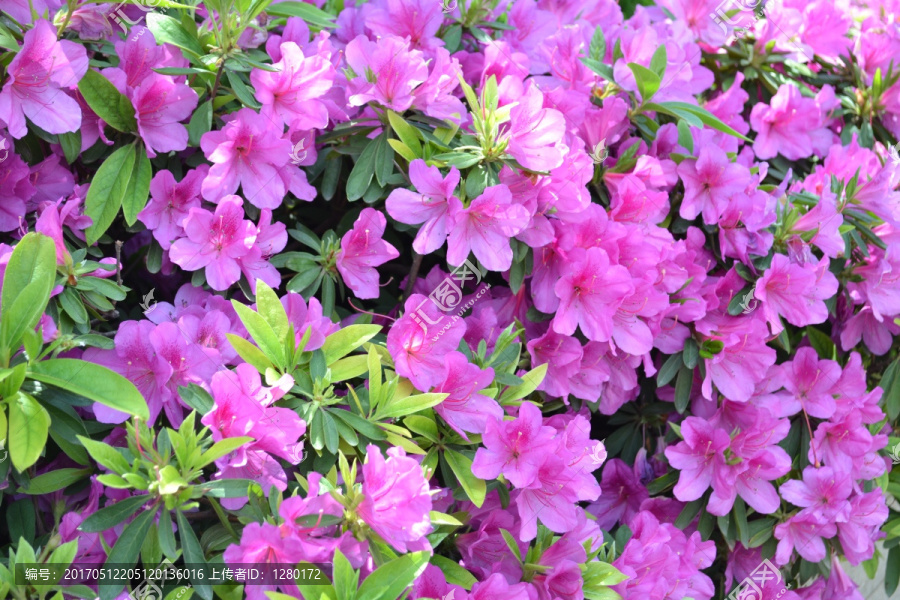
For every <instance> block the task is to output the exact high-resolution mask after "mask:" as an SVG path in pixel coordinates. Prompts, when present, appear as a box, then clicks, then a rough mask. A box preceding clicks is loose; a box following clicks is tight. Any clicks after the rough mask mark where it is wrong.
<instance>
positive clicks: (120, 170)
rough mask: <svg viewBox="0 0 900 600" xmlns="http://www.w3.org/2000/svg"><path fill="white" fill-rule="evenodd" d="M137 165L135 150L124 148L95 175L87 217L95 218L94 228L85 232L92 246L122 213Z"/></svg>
mask: <svg viewBox="0 0 900 600" xmlns="http://www.w3.org/2000/svg"><path fill="white" fill-rule="evenodd" d="M134 162H135V153H134V148H132V147H131V146H123V147H121V148H119V149H118V150H116V151H115V152H113V153H112V154H111V155H110V156H109V158H107V159H106V160H105V161H103V164H102V165H100V168H99V169H97V172H96V173H95V174H94V178H93V180H91V187H90V188H89V189H88V193H87V198H86V199H85V202H84V214H85V215H87V216H89V217H90V218H91V219H93V223H92V224H91V226H90V227H88V228H87V229H86V230H85V238H86V240H87V243H88V245H93V244H94V243H96V241H97V240H99V239H100V236H102V235H103V234H104V233H106V230H107V229H109V226H110V225H111V224H112V222H113V220H114V219H115V218H116V215H117V214H119V208H120V207H121V206H122V200H123V199H124V197H125V194H126V192H127V191H128V182H129V181H130V180H131V174H132V172H133V171H134Z"/></svg>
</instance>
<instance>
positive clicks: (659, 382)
mask: <svg viewBox="0 0 900 600" xmlns="http://www.w3.org/2000/svg"><path fill="white" fill-rule="evenodd" d="M683 364H684V360H683V358H682V354H681V352H678V353H677V354H672V355H671V356H669V358H667V359H666V362H664V363H663V364H662V366H661V367H660V368H659V373H657V374H656V386H657V387H662V386H664V385H666V384H668V383H669V382H670V381H672V380H673V379H674V378H675V376H676V375H677V374H678V370H679V369H680V368H681V367H682V365H683Z"/></svg>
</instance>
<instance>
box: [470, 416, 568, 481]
mask: <svg viewBox="0 0 900 600" xmlns="http://www.w3.org/2000/svg"><path fill="white" fill-rule="evenodd" d="M555 435H556V432H555V430H554V429H553V428H552V427H546V426H544V425H543V422H542V419H541V411H540V409H539V408H538V407H537V406H535V405H534V404H532V403H530V402H523V403H522V406H520V407H519V416H518V417H517V418H516V419H514V420H512V421H501V420H499V419H497V418H490V419H488V420H487V427H486V428H485V431H484V435H483V436H482V443H483V444H484V448H479V449H478V451H477V452H476V453H475V460H474V461H472V473H473V474H475V475H476V476H477V477H479V478H481V479H486V480H491V479H496V478H497V476H498V475H500V474H501V473H502V474H503V476H504V477H506V479H508V480H509V482H510V483H511V484H513V485H514V486H515V487H517V488H527V487H529V486H531V485H532V484H533V483H534V482H535V480H536V479H537V476H538V469H540V466H541V465H542V464H543V463H544V460H545V459H546V458H547V448H546V445H547V443H548V442H549V441H550V440H551V439H553V437H554V436H555Z"/></svg>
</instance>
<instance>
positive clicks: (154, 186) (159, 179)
mask: <svg viewBox="0 0 900 600" xmlns="http://www.w3.org/2000/svg"><path fill="white" fill-rule="evenodd" d="M208 172H209V167H208V166H207V165H200V166H199V167H197V168H196V169H192V170H190V171H188V173H187V175H185V176H184V178H183V179H182V180H181V181H179V182H178V183H176V182H175V177H174V176H173V175H172V172H171V171H168V170H166V169H163V170H161V171H159V172H158V173H157V174H156V175H154V176H153V179H152V180H151V181H150V201H149V202H148V203H147V206H146V207H144V210H142V211H141V212H139V213H138V219H139V220H140V221H141V222H142V223H143V224H144V225H146V226H147V229H149V230H150V231H152V232H153V237H154V238H156V241H157V242H159V245H160V246H161V247H162V249H163V250H168V249H169V247H170V246H171V245H172V242H173V241H175V240H176V239H177V238H179V237H181V236H183V235H184V227H183V224H184V220H185V219H186V218H187V216H188V213H189V212H190V210H191V209H192V208H197V207H199V206H200V184H201V183H202V182H203V178H204V177H206V174H207V173H208Z"/></svg>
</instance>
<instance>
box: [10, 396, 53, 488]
mask: <svg viewBox="0 0 900 600" xmlns="http://www.w3.org/2000/svg"><path fill="white" fill-rule="evenodd" d="M49 432H50V415H49V414H47V411H46V410H45V409H44V407H43V406H41V405H40V404H38V401H37V400H35V399H34V398H33V397H31V396H29V395H28V394H25V393H23V392H18V393H17V394H16V395H15V397H14V398H12V400H11V401H10V403H9V436H8V438H7V443H8V448H9V457H10V459H11V460H12V464H13V466H14V467H15V468H16V469H17V470H18V471H19V472H20V473H21V472H23V471H24V470H25V469H27V468H28V467H30V466H31V465H33V464H34V463H36V462H37V459H38V458H40V456H41V452H43V450H44V446H45V445H46V444H47V435H48V433H49Z"/></svg>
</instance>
